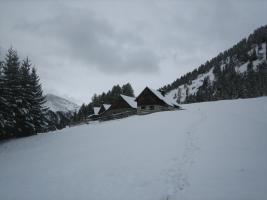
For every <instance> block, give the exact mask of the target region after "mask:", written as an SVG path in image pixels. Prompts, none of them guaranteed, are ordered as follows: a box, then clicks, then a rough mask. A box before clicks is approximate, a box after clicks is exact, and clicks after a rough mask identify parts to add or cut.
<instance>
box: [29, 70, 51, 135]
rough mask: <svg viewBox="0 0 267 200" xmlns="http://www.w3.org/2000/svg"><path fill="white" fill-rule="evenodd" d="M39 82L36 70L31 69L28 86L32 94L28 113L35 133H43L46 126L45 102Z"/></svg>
mask: <svg viewBox="0 0 267 200" xmlns="http://www.w3.org/2000/svg"><path fill="white" fill-rule="evenodd" d="M39 82H40V79H39V76H38V75H37V73H36V69H35V68H32V71H31V74H30V86H31V92H32V99H31V110H30V113H31V116H32V119H33V124H34V127H35V133H38V132H43V131H44V129H45V125H46V122H45V115H46V112H47V110H48V109H47V108H45V107H44V103H45V102H46V100H45V96H44V95H43V91H42V86H41V84H40V83H39Z"/></svg>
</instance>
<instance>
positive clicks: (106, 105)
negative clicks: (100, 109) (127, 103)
mask: <svg viewBox="0 0 267 200" xmlns="http://www.w3.org/2000/svg"><path fill="white" fill-rule="evenodd" d="M103 106H104V108H105V110H107V109H109V107H110V106H111V105H110V104H103Z"/></svg>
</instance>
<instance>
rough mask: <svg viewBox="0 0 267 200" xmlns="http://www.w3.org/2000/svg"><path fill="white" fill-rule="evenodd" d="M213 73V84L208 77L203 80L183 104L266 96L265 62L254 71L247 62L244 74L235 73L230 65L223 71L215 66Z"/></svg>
mask: <svg viewBox="0 0 267 200" xmlns="http://www.w3.org/2000/svg"><path fill="white" fill-rule="evenodd" d="M213 73H214V75H215V81H214V82H213V84H212V83H211V81H210V80H209V77H207V78H205V79H204V81H203V85H202V86H200V87H199V89H198V91H197V93H196V94H191V95H188V96H187V97H186V100H185V103H194V102H202V101H215V100H222V99H237V98H252V97H259V96H266V95H267V63H266V62H263V63H261V64H259V65H257V66H256V68H255V69H254V66H253V64H252V62H249V63H248V65H247V71H245V72H244V73H238V72H236V70H235V68H234V67H233V66H231V65H226V66H225V67H224V69H221V68H220V67H218V66H217V67H215V68H214V70H213Z"/></svg>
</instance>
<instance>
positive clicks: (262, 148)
mask: <svg viewBox="0 0 267 200" xmlns="http://www.w3.org/2000/svg"><path fill="white" fill-rule="evenodd" d="M184 108H186V110H183V111H170V112H162V113H155V114H151V115H146V116H133V117H129V118H127V119H122V120H117V121H109V122H104V123H99V124H93V125H83V126H79V127H73V128H67V129H64V130H61V131H57V132H53V133H49V134H42V135H38V136H33V137H28V138H23V139H17V140H12V141H10V142H7V143H3V144H0V199H1V200H2V199H3V200H9V199H12V200H13V199H20V200H36V199H38V200H40V199H44V200H50V199H52V200H73V199H75V200H166V199H168V200H172V199H177V200H183V199H185V200H251V199H255V200H259V199H260V200H263V199H267V156H266V152H267V98H266V97H264V98H256V99H247V100H232V101H218V102H208V103H197V104H191V105H184Z"/></svg>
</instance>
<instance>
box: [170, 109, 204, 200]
mask: <svg viewBox="0 0 267 200" xmlns="http://www.w3.org/2000/svg"><path fill="white" fill-rule="evenodd" d="M193 113H194V114H197V115H198V116H199V119H197V120H196V121H195V122H193V123H192V124H190V125H189V126H188V127H187V128H186V129H185V132H184V133H183V134H185V135H186V144H185V149H184V153H183V155H182V158H180V159H179V157H176V158H174V159H173V165H172V167H171V168H170V169H169V170H168V172H167V182H168V184H169V189H168V191H167V196H166V197H165V199H168V200H171V199H172V198H175V196H176V195H177V194H178V193H179V191H182V190H184V189H185V188H186V187H188V186H190V183H189V181H188V177H187V176H188V172H189V170H190V168H191V166H192V165H193V164H194V154H195V152H196V151H197V150H199V148H200V147H199V146H198V144H197V137H198V136H197V135H196V130H197V128H198V126H199V125H200V124H201V123H203V122H205V121H206V120H207V115H206V113H204V112H203V111H201V110H200V109H198V110H197V111H196V112H193Z"/></svg>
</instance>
